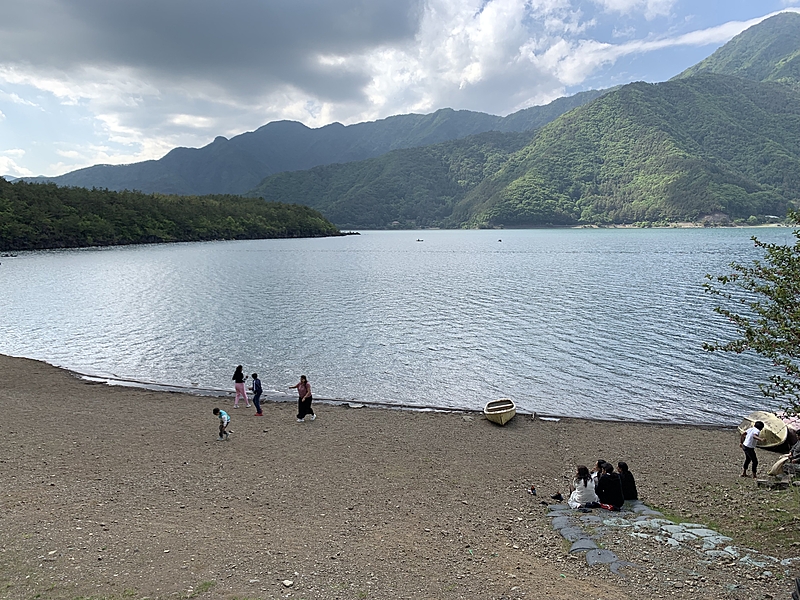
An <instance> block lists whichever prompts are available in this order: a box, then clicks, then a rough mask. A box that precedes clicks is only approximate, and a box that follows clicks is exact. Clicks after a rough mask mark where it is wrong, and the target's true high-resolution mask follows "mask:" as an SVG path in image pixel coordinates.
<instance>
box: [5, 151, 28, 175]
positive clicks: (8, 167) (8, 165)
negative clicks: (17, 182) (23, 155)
mask: <svg viewBox="0 0 800 600" xmlns="http://www.w3.org/2000/svg"><path fill="white" fill-rule="evenodd" d="M2 175H8V176H10V177H32V176H33V172H31V171H30V170H29V169H26V168H25V167H22V166H20V165H18V164H17V163H16V162H15V161H14V158H13V157H12V156H7V155H6V153H5V152H3V153H0V176H2Z"/></svg>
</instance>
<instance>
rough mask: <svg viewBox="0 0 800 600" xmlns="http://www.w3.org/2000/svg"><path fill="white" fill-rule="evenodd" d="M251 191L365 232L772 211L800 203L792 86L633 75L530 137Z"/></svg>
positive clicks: (501, 138)
mask: <svg viewBox="0 0 800 600" xmlns="http://www.w3.org/2000/svg"><path fill="white" fill-rule="evenodd" d="M522 145H524V147H523V146H522ZM254 193H256V194H258V195H260V196H262V197H264V198H266V199H268V200H276V199H284V200H290V201H292V202H298V203H302V204H308V205H310V206H313V207H314V208H317V209H318V210H319V211H320V212H321V213H322V214H323V215H325V216H326V217H327V218H329V219H331V220H332V221H333V222H334V223H337V224H338V225H340V226H347V227H363V228H368V227H390V226H393V224H394V225H395V226H397V225H399V226H407V227H411V226H443V227H464V226H470V227H489V226H505V227H529V226H547V225H575V224H610V223H633V222H641V221H648V222H662V221H681V220H696V219H698V218H700V217H702V216H704V215H710V214H713V213H724V214H725V215H728V216H729V217H730V218H731V219H746V218H749V217H751V216H756V217H757V216H760V215H767V214H775V215H782V214H785V211H786V207H787V205H788V204H789V203H790V202H793V201H795V200H797V199H798V198H800V95H799V94H798V93H797V92H794V91H793V90H791V89H789V88H787V87H785V86H782V85H779V84H774V83H757V82H751V81H746V80H742V79H739V78H733V77H726V76H721V75H702V76H698V77H692V78H688V79H681V80H675V81H671V82H667V83H662V84H655V85H653V84H647V83H634V84H630V85H627V86H624V87H622V88H619V89H618V90H616V91H613V92H611V93H609V94H607V95H605V96H603V97H602V98H599V99H597V100H595V101H594V102H591V103H589V104H587V105H585V106H583V107H580V108H578V109H576V110H574V111H572V112H570V113H568V114H566V115H563V116H562V117H560V118H559V119H557V120H556V121H555V122H553V123H551V124H549V125H547V126H545V127H544V128H542V129H541V130H539V131H538V132H536V133H532V134H528V135H527V136H525V135H519V134H517V135H515V136H506V135H503V134H484V135H479V136H474V137H471V138H467V139H466V140H460V141H457V142H450V143H447V144H440V145H436V146H431V147H426V148H419V149H414V150H403V151H397V152H393V153H390V154H388V155H386V156H383V157H381V158H379V159H374V160H371V161H363V162H359V163H350V164H344V165H330V166H327V167H324V168H318V169H312V170H310V171H304V172H296V173H284V174H281V175H277V176H274V177H271V178H268V179H266V180H265V181H264V182H262V184H261V185H260V186H259V187H258V188H257V189H256V190H254Z"/></svg>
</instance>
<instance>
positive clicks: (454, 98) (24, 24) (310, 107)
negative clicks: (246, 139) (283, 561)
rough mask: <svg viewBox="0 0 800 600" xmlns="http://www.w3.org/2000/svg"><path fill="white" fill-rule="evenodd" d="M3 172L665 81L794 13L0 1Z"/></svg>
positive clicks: (661, 2)
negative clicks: (298, 125)
mask: <svg viewBox="0 0 800 600" xmlns="http://www.w3.org/2000/svg"><path fill="white" fill-rule="evenodd" d="M0 8H2V11H0V14H2V15H3V16H2V19H0V174H3V175H6V176H9V177H24V176H36V175H46V176H56V175H61V174H63V173H66V172H68V171H73V170H75V169H79V168H83V167H87V166H91V165H95V164H126V163H132V162H139V161H142V160H149V159H157V158H161V157H162V156H163V155H164V154H166V153H167V152H169V151H170V150H171V149H172V148H175V147H178V146H186V147H201V146H204V145H206V144H208V143H210V142H211V141H213V140H214V138H215V137H217V136H220V135H222V136H225V137H228V138H230V137H233V136H235V135H238V134H240V133H244V132H246V131H252V130H255V129H257V128H258V127H260V126H262V125H265V124H266V123H269V122H271V121H278V120H283V119H287V120H294V121H300V122H302V123H304V124H306V125H307V126H309V127H321V126H323V125H326V124H328V123H332V122H335V121H338V122H340V123H343V124H345V125H349V124H352V123H359V122H363V121H374V120H376V119H381V118H384V117H388V116H391V115H396V114H407V113H430V112H433V111H435V110H438V109H440V108H446V107H449V108H454V109H466V110H474V111H480V112H486V113H490V114H494V115H503V116H505V115H507V114H510V113H512V112H515V111H517V110H520V109H523V108H527V107H530V106H534V105H539V104H546V103H547V102H549V101H551V100H554V99H555V98H558V97H560V96H564V95H568V94H573V93H575V92H578V91H582V90H587V89H602V88H607V87H611V86H614V85H618V84H625V83H629V82H631V81H649V82H657V81H665V80H667V79H669V78H670V77H673V76H674V75H677V74H678V73H680V72H681V71H683V70H684V69H686V68H687V67H689V66H691V65H693V64H695V63H697V62H699V61H700V60H702V59H703V58H705V57H707V56H709V55H710V54H711V53H712V52H713V51H714V50H716V49H717V48H718V47H719V46H721V45H723V44H724V43H725V42H727V41H728V40H730V39H731V38H732V37H734V36H735V35H737V34H738V33H740V32H741V31H743V30H744V29H746V28H748V27H750V26H752V25H755V24H756V23H758V22H759V21H761V20H763V19H764V18H767V17H769V16H771V15H773V14H775V13H777V12H780V11H785V10H795V11H800V0H225V1H224V2H223V1H219V0H0Z"/></svg>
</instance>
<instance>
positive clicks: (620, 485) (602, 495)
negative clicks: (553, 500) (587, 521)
mask: <svg viewBox="0 0 800 600" xmlns="http://www.w3.org/2000/svg"><path fill="white" fill-rule="evenodd" d="M570 491H571V493H570V496H569V499H568V500H567V503H568V504H569V505H570V507H571V508H578V509H583V510H586V509H591V508H605V509H606V510H620V509H621V508H622V505H623V504H624V503H625V501H626V500H638V499H639V493H638V492H637V491H636V481H635V479H634V478H633V473H631V472H630V471H629V470H628V465H627V463H624V462H619V463H617V470H616V471H614V465H612V464H611V463H609V462H606V461H605V460H602V459H601V460H598V461H597V463H595V466H594V468H593V469H592V471H591V472H590V471H589V469H588V468H587V467H585V466H584V465H580V466H578V468H577V470H576V472H575V479H574V480H573V481H572V484H571V485H570Z"/></svg>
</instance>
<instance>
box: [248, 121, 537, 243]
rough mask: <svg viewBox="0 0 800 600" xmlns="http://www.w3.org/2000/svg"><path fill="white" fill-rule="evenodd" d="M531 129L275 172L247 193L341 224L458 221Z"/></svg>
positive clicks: (439, 224)
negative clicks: (465, 203)
mask: <svg viewBox="0 0 800 600" xmlns="http://www.w3.org/2000/svg"><path fill="white" fill-rule="evenodd" d="M531 136H532V134H524V133H523V134H500V133H496V132H491V133H484V134H480V135H477V136H473V137H471V138H469V139H468V140H464V141H455V142H448V143H445V144H437V145H433V146H425V147H423V148H415V149H410V150H397V151H394V152H390V153H388V154H385V155H383V156H381V157H378V158H374V159H370V160H366V161H361V162H354V163H346V164H341V165H328V166H324V167H317V168H315V169H311V170H309V171H299V172H293V173H280V174H278V175H275V176H273V177H269V178H267V179H266V180H264V181H263V182H262V184H261V185H260V186H259V187H258V188H256V189H255V190H254V191H253V192H252V193H253V194H256V195H258V196H261V197H263V198H264V199H265V200H268V201H273V200H277V199H280V198H292V199H293V201H295V202H298V203H301V204H307V205H308V206H312V207H313V208H316V209H317V210H319V211H320V212H322V213H323V214H325V215H326V216H327V218H328V219H330V220H331V221H333V222H335V223H337V224H339V226H340V227H344V228H356V227H358V228H386V227H432V226H436V227H447V226H453V225H458V223H454V222H453V219H452V213H453V208H454V206H455V205H456V203H457V202H459V201H460V200H462V199H463V198H464V197H465V195H466V193H467V192H468V191H469V190H471V189H472V188H474V187H475V186H476V185H478V184H479V183H480V182H481V181H483V180H484V179H486V177H488V176H490V175H492V174H493V173H495V172H496V171H497V170H498V169H499V168H500V167H501V166H502V165H503V164H505V162H506V160H507V158H508V156H509V155H510V154H511V153H512V152H514V151H516V150H518V149H520V148H522V147H523V146H524V145H525V143H526V142H527V141H529V140H530V139H531Z"/></svg>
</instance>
